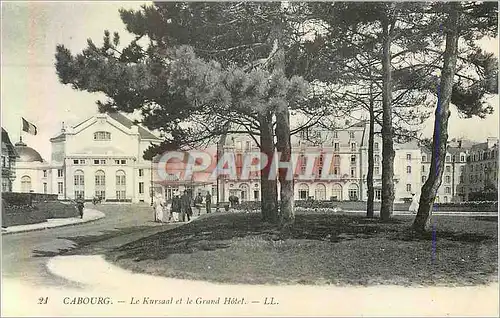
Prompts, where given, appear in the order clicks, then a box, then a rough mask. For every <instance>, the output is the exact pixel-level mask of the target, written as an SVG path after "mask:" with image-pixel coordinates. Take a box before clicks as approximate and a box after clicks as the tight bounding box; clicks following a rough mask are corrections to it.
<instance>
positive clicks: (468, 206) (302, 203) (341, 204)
mask: <svg viewBox="0 0 500 318" xmlns="http://www.w3.org/2000/svg"><path fill="white" fill-rule="evenodd" d="M295 207H297V208H304V209H333V208H340V209H342V210H345V211H366V202H364V201H318V200H296V201H295ZM409 207H410V203H394V210H395V211H408V209H409ZM435 207H436V209H437V211H454V212H495V211H498V201H478V202H460V203H437V204H436V205H435ZM239 209H241V210H250V211H252V210H260V201H245V202H241V203H240V205H239ZM374 209H375V211H377V210H380V202H374Z"/></svg>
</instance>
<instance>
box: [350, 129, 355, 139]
mask: <svg viewBox="0 0 500 318" xmlns="http://www.w3.org/2000/svg"><path fill="white" fill-rule="evenodd" d="M349 138H351V139H354V131H350V132H349Z"/></svg>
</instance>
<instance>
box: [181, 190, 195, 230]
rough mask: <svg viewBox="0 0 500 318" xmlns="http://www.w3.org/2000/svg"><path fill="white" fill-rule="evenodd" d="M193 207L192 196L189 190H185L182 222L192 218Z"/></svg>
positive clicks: (182, 198)
mask: <svg viewBox="0 0 500 318" xmlns="http://www.w3.org/2000/svg"><path fill="white" fill-rule="evenodd" d="M192 211H193V210H192V209H191V198H190V197H189V195H188V192H187V191H186V190H184V194H183V195H182V197H181V218H182V222H186V219H187V220H188V221H190V220H191V215H192Z"/></svg>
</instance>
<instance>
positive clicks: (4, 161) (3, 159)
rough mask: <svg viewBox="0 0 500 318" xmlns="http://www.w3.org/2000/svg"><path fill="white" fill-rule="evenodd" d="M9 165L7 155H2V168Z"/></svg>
mask: <svg viewBox="0 0 500 318" xmlns="http://www.w3.org/2000/svg"><path fill="white" fill-rule="evenodd" d="M5 167H7V157H5V156H2V168H5Z"/></svg>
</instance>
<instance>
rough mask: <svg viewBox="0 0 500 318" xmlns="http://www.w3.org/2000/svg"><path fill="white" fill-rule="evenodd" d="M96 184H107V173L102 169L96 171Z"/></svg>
mask: <svg viewBox="0 0 500 318" xmlns="http://www.w3.org/2000/svg"><path fill="white" fill-rule="evenodd" d="M95 185H96V186H105V185H106V174H105V173H104V171H102V170H98V171H96V173H95Z"/></svg>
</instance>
